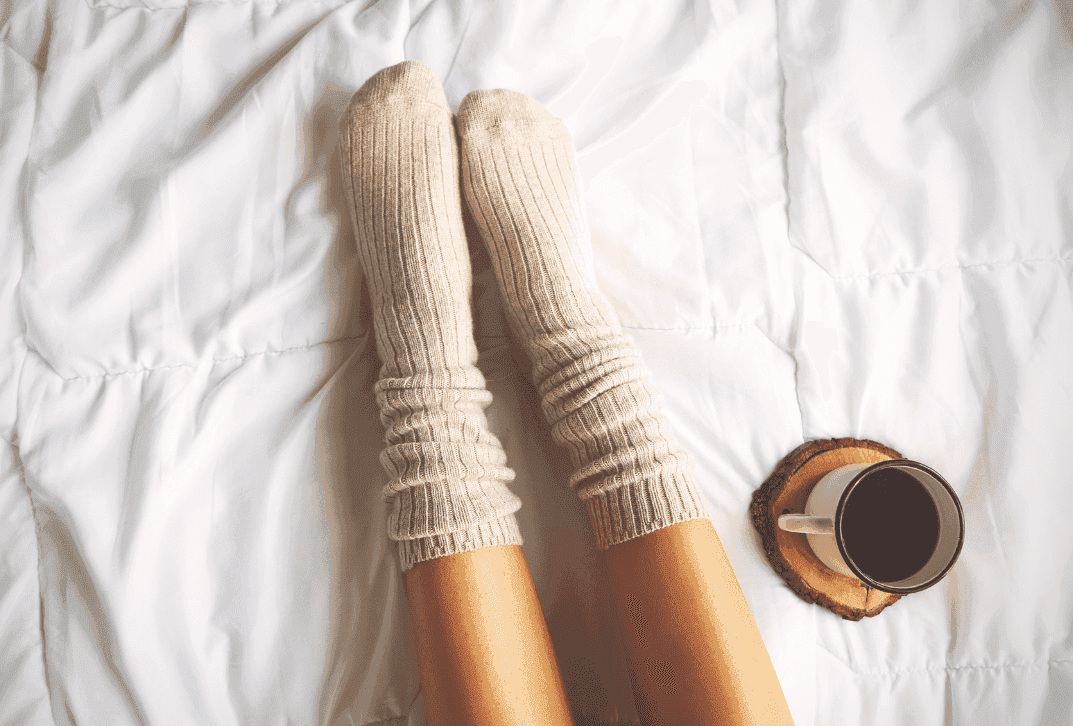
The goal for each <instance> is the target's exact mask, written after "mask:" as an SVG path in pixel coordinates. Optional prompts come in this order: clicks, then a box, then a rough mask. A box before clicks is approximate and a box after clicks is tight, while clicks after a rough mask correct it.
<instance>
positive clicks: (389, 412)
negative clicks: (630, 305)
mask: <svg viewBox="0 0 1073 726" xmlns="http://www.w3.org/2000/svg"><path fill="white" fill-rule="evenodd" d="M341 132H342V133H341V135H342V150H343V154H344V160H345V161H344V165H343V166H344V173H345V177H346V182H347V184H348V191H349V193H350V198H351V199H352V200H353V203H352V212H353V215H354V222H355V235H356V239H357V246H358V252H359V258H360V260H361V264H362V267H363V268H364V271H365V280H366V282H367V283H368V286H369V293H370V297H371V300H372V308H373V325H374V331H375V336H376V348H377V352H378V354H379V356H380V360H381V362H382V363H383V367H382V368H381V370H380V379H379V381H378V382H377V384H376V387H375V391H376V400H377V403H378V405H379V407H380V414H381V421H382V422H383V424H384V428H385V431H386V444H387V447H386V448H385V449H384V451H383V452H382V454H381V456H380V462H381V464H382V465H383V467H384V469H385V471H386V472H387V474H388V476H389V482H388V484H387V486H386V487H385V489H384V498H385V500H386V501H388V502H390V503H392V509H391V512H390V514H389V517H388V536H389V537H390V538H391V539H393V540H397V541H398V543H399V555H400V560H401V562H402V569H403V571H405V570H408V569H410V568H411V567H412V566H413V565H415V564H417V563H419V562H422V561H425V560H429V559H432V558H435V557H443V556H447V555H453V554H457V553H460V552H466V551H469V550H475V549H479V548H482V547H492V546H497V545H511V544H519V545H520V544H522V537H521V533H520V531H519V529H518V522H517V519H516V517H515V515H514V514H513V513H514V512H516V511H517V510H518V509H519V508H520V507H521V500H520V499H519V498H518V497H517V496H516V495H515V494H514V493H513V492H511V491H510V489H509V488H508V487H507V484H508V483H509V482H511V481H512V480H513V479H514V472H513V471H512V470H511V469H509V468H507V467H506V466H505V464H506V454H505V453H504V451H503V447H502V446H501V445H500V442H499V440H498V439H496V437H495V436H494V435H493V434H492V433H491V432H490V431H489V430H488V426H487V420H486V418H485V415H484V409H485V408H486V407H487V406H488V405H489V403H491V400H492V396H491V394H490V393H489V392H488V391H487V390H486V388H485V380H484V376H483V375H482V374H481V372H480V370H479V369H478V368H477V367H476V361H477V347H476V344H475V343H474V341H473V323H472V317H471V311H470V294H471V289H472V278H471V270H470V261H469V252H468V248H467V244H466V238H465V233H464V231H463V221H462V202H461V196H460V191H459V179H458V174H459V170H458V142H457V137H456V135H455V129H454V125H453V121H452V115H451V111H450V107H449V106H448V105H447V100H446V98H445V97H444V94H443V89H442V88H441V87H440V84H439V81H438V80H437V79H436V77H435V76H434V75H433V73H432V71H431V70H430V69H428V68H427V67H426V66H424V65H422V64H420V63H415V62H412V61H407V62H405V63H401V64H399V65H396V66H392V67H391V68H387V69H384V70H382V71H380V72H379V73H377V74H376V75H374V76H373V77H372V78H370V79H369V80H368V81H367V82H366V83H365V85H363V86H362V88H361V89H360V90H359V91H358V92H357V93H356V94H355V95H354V98H353V100H352V101H351V104H350V107H349V109H348V110H347V112H346V115H345V116H344V119H343V122H342V129H341Z"/></svg>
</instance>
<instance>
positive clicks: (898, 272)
mask: <svg viewBox="0 0 1073 726" xmlns="http://www.w3.org/2000/svg"><path fill="white" fill-rule="evenodd" d="M1038 262H1053V263H1055V264H1057V265H1060V264H1063V263H1064V264H1070V263H1073V257H1039V258H1036V259H1029V260H1000V261H998V262H978V263H974V264H971V265H951V266H949V267H924V268H921V269H919V270H891V271H890V272H872V273H869V274H867V275H831V279H832V280H862V279H869V278H872V277H892V276H894V275H922V274H925V273H928V272H953V271H955V270H972V269H976V268H977V267H1005V266H1007V265H1032V264H1036V263H1038Z"/></svg>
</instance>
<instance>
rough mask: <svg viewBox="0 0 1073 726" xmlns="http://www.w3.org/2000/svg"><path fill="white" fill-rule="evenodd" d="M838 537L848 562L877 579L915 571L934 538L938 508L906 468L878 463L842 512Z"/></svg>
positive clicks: (927, 556) (893, 579)
mask: <svg viewBox="0 0 1073 726" xmlns="http://www.w3.org/2000/svg"><path fill="white" fill-rule="evenodd" d="M842 541H843V543H844V544H845V546H846V554H848V555H849V557H850V559H852V560H853V563H854V564H855V565H856V566H857V567H858V569H860V570H861V571H862V572H864V573H865V574H866V575H868V576H869V577H871V578H872V579H873V580H876V581H878V582H896V581H898V580H904V579H905V578H907V577H910V576H912V575H915V574H916V573H917V572H919V571H920V569H921V568H922V567H924V565H925V564H927V562H928V560H929V559H930V558H931V555H932V553H933V552H935V547H936V546H937V545H938V544H939V510H938V508H936V506H935V502H934V501H932V498H931V495H929V494H928V490H927V489H925V488H924V485H923V484H921V483H920V482H919V481H917V480H916V477H914V476H913V475H912V474H907V473H906V472H904V471H901V470H899V469H895V468H893V467H892V468H886V469H880V470H879V471H876V472H874V473H872V474H869V475H867V476H866V477H865V478H864V480H863V481H861V482H859V483H858V484H857V486H856V487H854V489H853V491H852V492H851V493H850V495H849V497H848V498H847V499H846V506H845V509H844V510H843V514H842Z"/></svg>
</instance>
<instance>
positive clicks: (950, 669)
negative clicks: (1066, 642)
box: [853, 659, 1073, 678]
mask: <svg viewBox="0 0 1073 726" xmlns="http://www.w3.org/2000/svg"><path fill="white" fill-rule="evenodd" d="M1053 665H1073V660H1071V659H1063V660H1037V661H1032V662H1029V663H998V664H995V665H964V666H943V667H942V668H914V669H911V670H904V671H867V672H860V671H854V672H853V675H855V676H861V677H865V678H874V677H883V676H904V675H912V674H914V673H944V672H945V673H957V672H958V671H978V670H1013V669H1015V668H1050V667H1051V666H1053Z"/></svg>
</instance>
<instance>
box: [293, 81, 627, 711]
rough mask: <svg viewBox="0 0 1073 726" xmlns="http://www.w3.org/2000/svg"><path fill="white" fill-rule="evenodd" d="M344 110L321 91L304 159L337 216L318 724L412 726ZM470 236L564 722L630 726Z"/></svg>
mask: <svg viewBox="0 0 1073 726" xmlns="http://www.w3.org/2000/svg"><path fill="white" fill-rule="evenodd" d="M349 100H350V94H349V93H344V92H343V91H342V90H340V89H329V91H328V92H326V93H325V94H324V95H323V96H322V97H321V98H320V99H319V100H318V102H317V104H316V105H315V106H314V108H313V111H312V115H311V117H310V120H309V123H308V129H309V130H308V133H307V146H308V156H307V158H309V159H311V160H315V159H318V158H319V159H320V167H321V169H323V170H324V171H323V172H321V173H324V174H325V175H326V176H327V179H326V180H324V183H325V185H326V202H325V203H326V206H327V209H326V210H325V211H326V213H327V214H329V215H330V216H333V217H334V218H335V219H336V220H337V225H336V226H337V235H336V238H335V239H334V240H333V242H332V246H333V249H332V251H331V253H330V254H329V255H328V259H329V265H328V269H327V270H325V275H326V279H327V288H328V291H329V296H330V304H331V306H332V316H331V321H332V323H331V326H330V328H331V329H330V330H329V331H328V332H327V336H326V340H328V341H335V342H331V343H329V345H328V346H327V347H328V352H327V355H326V358H325V364H324V371H323V374H322V376H321V378H320V380H319V381H317V382H316V384H315V385H314V386H313V388H312V390H311V392H310V395H309V398H308V400H309V401H310V402H313V401H314V400H315V399H317V398H318V397H319V398H321V400H320V402H319V405H320V414H319V419H318V424H317V449H318V451H317V458H318V461H319V465H320V468H321V477H322V482H323V484H322V486H323V487H324V491H323V492H322V494H323V499H324V501H325V502H326V507H327V510H328V513H327V516H326V522H327V526H328V527H329V529H330V532H329V536H330V538H331V552H332V553H333V554H332V558H333V562H332V563H331V565H332V567H331V570H332V581H331V585H330V587H331V598H330V599H331V614H330V617H331V624H330V632H331V642H329V643H325V644H324V649H325V651H326V652H327V656H326V658H325V672H324V674H323V682H322V684H321V701H320V707H319V714H320V718H319V720H320V722H321V723H325V724H348V726H349V724H356V725H358V726H361V725H362V724H376V723H385V724H391V725H392V726H396V725H398V726H401V725H402V724H407V725H408V726H422V725H423V724H424V715H423V714H424V708H423V705H422V703H421V701H420V676H419V672H418V667H417V660H416V654H415V651H414V643H413V632H412V626H411V621H410V616H409V610H408V602H407V600H406V592H405V585H404V579H403V577H402V573H401V571H400V570H399V564H398V556H397V554H396V551H395V548H396V545H395V543H394V542H392V541H390V540H389V539H388V538H387V534H386V526H385V523H386V517H387V514H388V511H389V506H390V505H388V504H387V503H385V502H384V501H383V498H382V491H383V487H384V484H385V483H386V481H387V479H386V475H385V473H384V471H383V469H382V467H381V466H380V462H379V456H380V452H381V451H382V450H383V448H384V429H383V426H382V425H381V423H380V417H379V409H378V408H377V405H376V401H375V398H374V395H373V385H374V384H375V382H376V380H377V377H378V376H379V370H380V361H379V359H378V358H377V355H376V349H375V342H374V339H373V334H372V328H371V325H372V321H371V312H370V300H369V296H368V292H367V289H366V286H365V285H364V283H363V281H362V280H361V273H360V268H359V265H358V263H357V259H356V254H355V252H354V244H355V242H354V233H353V228H352V221H351V215H350V212H349V209H348V205H349V202H348V200H347V198H346V195H345V186H344V183H343V177H342V166H341V164H342V160H341V158H340V155H339V149H338V147H337V145H336V141H337V129H338V122H339V119H340V118H341V116H342V113H343V111H344V110H345V108H346V105H347V104H348V103H349ZM313 163H314V164H315V162H313ZM314 173H317V172H316V170H315V169H312V168H311V170H310V174H314ZM468 232H469V234H468V236H469V239H470V251H471V258H472V260H473V269H474V290H473V308H474V319H475V338H476V341H477V346H478V349H479V350H480V358H479V361H478V366H479V367H480V368H481V370H482V372H483V373H484V375H485V378H486V380H487V385H488V388H489V390H490V391H491V392H492V394H493V403H492V404H491V406H490V407H489V408H488V410H487V411H486V415H487V417H488V421H489V427H490V428H491V430H492V432H493V433H495V435H496V436H497V437H499V439H500V441H501V442H502V444H503V446H504V449H505V450H506V452H507V457H508V465H509V466H510V467H511V468H513V469H514V470H515V472H516V475H517V476H516V479H515V480H514V482H513V483H512V484H511V487H512V489H513V490H514V491H515V492H516V493H517V494H518V496H519V497H521V499H522V509H521V510H520V511H519V512H518V519H519V523H520V525H521V529H522V535H523V537H524V540H525V544H524V545H523V550H524V553H525V556H526V560H527V562H528V564H529V567H530V570H531V572H532V575H533V579H534V582H535V584H536V589H537V593H538V596H539V597H540V601H541V605H542V607H543V611H544V614H545V618H546V619H547V622H548V627H549V630H550V633H551V637H552V640H553V642H554V645H555V650H556V654H557V657H558V660H559V665H560V667H561V669H562V672H563V677H564V681H565V685H566V690H567V694H568V697H569V699H570V703H571V707H572V709H573V711H574V716H575V718H576V720H577V723H578V726H586V725H588V724H592V725H597V724H600V725H604V724H636V723H637V715H636V710H635V708H634V705H633V696H632V692H631V690H630V683H629V674H628V671H627V667H626V662H625V656H624V651H623V649H622V645H621V641H620V639H619V636H618V633H617V624H616V622H615V616H614V613H613V610H612V608H611V604H610V603H609V602H608V601H607V600H606V599H605V598H604V597H603V595H604V593H606V591H607V588H606V586H605V585H604V584H603V583H602V579H603V572H602V570H601V569H600V568H599V567H598V566H597V564H598V563H599V559H598V553H597V551H596V549H595V547H594V545H593V543H592V534H591V531H590V527H589V524H588V519H587V516H586V513H585V510H584V506H583V505H582V503H581V502H580V500H579V499H578V498H577V496H576V495H575V494H574V493H573V492H572V491H571V490H570V489H569V487H568V485H567V479H568V477H569V474H570V464H569V459H568V456H567V454H566V452H565V451H563V450H561V449H560V448H559V447H558V446H557V445H556V444H555V443H554V442H553V441H552V439H551V435H550V432H549V430H548V426H547V424H546V422H545V421H544V418H543V415H542V413H541V411H540V405H539V400H538V399H537V397H536V394H535V391H534V389H533V387H532V385H531V384H530V383H529V367H528V366H529V364H528V361H527V359H525V356H524V353H522V351H521V350H520V349H519V348H518V347H517V346H516V345H515V344H514V343H513V341H512V340H511V339H510V337H509V333H508V330H507V326H506V322H505V319H504V317H503V313H502V310H501V304H500V299H499V293H498V289H497V288H496V284H495V280H494V277H493V274H492V270H491V266H490V262H489V260H488V255H487V252H486V251H485V250H484V248H483V246H482V245H481V244H480V242H479V238H478V237H477V236H476V235H475V234H473V233H472V230H468ZM475 241H476V243H475ZM355 331H357V333H355Z"/></svg>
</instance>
